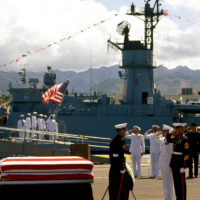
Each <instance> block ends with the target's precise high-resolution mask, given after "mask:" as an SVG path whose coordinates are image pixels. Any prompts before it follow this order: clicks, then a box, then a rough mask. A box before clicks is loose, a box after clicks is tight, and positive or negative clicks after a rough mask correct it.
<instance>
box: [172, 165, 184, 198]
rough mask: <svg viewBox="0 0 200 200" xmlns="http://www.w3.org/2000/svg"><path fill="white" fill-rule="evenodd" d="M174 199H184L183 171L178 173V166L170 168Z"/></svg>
mask: <svg viewBox="0 0 200 200" xmlns="http://www.w3.org/2000/svg"><path fill="white" fill-rule="evenodd" d="M172 174H173V179H174V189H175V193H176V200H186V181H185V173H180V168H173V169H172Z"/></svg>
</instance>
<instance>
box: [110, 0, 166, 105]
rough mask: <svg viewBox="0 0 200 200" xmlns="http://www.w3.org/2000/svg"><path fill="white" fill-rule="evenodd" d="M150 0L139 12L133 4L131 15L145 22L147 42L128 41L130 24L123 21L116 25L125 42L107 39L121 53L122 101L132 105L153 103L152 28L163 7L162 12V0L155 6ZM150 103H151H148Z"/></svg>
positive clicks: (145, 40)
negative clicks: (123, 80) (123, 71)
mask: <svg viewBox="0 0 200 200" xmlns="http://www.w3.org/2000/svg"><path fill="white" fill-rule="evenodd" d="M149 2H150V0H146V1H145V6H144V10H142V11H136V9H135V5H134V4H133V3H132V5H131V9H130V12H129V13H127V14H128V15H132V16H135V17H138V18H140V19H141V20H143V21H144V42H142V41H138V40H133V41H130V40H129V32H130V28H131V24H130V23H129V22H127V21H122V22H121V23H119V24H118V26H117V30H116V31H117V32H118V33H119V34H120V35H122V36H124V42H123V43H115V42H112V41H111V40H108V45H110V46H111V47H113V48H115V49H118V50H120V51H121V52H122V66H121V68H122V69H124V70H125V73H123V74H124V76H123V77H125V78H126V80H125V95H124V99H123V102H124V103H126V104H131V105H134V106H135V105H137V106H140V105H143V104H151V105H152V104H153V98H154V80H153V68H154V67H153V41H154V40H153V39H154V38H153V31H154V29H155V28H156V25H157V24H158V22H159V19H160V16H162V15H163V10H161V11H160V9H159V7H160V5H161V4H160V3H159V0H156V1H155V3H154V5H153V7H151V5H150V3H149ZM148 102H150V103H148Z"/></svg>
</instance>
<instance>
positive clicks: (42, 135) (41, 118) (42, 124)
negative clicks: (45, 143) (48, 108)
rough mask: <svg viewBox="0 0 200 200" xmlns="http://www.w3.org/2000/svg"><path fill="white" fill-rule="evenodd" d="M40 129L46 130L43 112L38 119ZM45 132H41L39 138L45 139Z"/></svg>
mask: <svg viewBox="0 0 200 200" xmlns="http://www.w3.org/2000/svg"><path fill="white" fill-rule="evenodd" d="M37 125H38V131H43V130H44V122H43V114H39V118H38V119H37ZM43 137H44V134H42V133H39V134H38V138H39V139H40V140H43Z"/></svg>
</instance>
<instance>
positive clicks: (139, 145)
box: [125, 126, 145, 178]
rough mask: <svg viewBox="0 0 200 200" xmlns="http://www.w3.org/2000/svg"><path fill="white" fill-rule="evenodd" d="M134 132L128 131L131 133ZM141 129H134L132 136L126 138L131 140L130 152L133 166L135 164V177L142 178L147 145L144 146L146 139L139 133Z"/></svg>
mask: <svg viewBox="0 0 200 200" xmlns="http://www.w3.org/2000/svg"><path fill="white" fill-rule="evenodd" d="M131 131H132V130H130V131H128V132H131ZM140 131H141V128H140V127H139V126H134V127H133V133H134V134H132V135H128V134H127V135H126V136H125V138H128V139H130V140H131V145H130V149H129V152H131V158H132V164H133V171H134V176H135V178H136V177H140V176H141V157H142V156H143V155H144V153H145V144H144V137H143V135H142V134H140V133H139V132H140Z"/></svg>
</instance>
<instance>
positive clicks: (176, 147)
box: [167, 123, 190, 200]
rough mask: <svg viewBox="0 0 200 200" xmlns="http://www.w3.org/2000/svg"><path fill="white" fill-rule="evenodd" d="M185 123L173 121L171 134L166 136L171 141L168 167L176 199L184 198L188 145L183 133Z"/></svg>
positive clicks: (183, 199)
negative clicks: (170, 155)
mask: <svg viewBox="0 0 200 200" xmlns="http://www.w3.org/2000/svg"><path fill="white" fill-rule="evenodd" d="M185 125H186V124H184V123H174V124H173V126H174V127H175V131H174V133H173V135H168V136H167V141H168V142H172V143H173V151H172V157H171V161H170V167H171V169H172V174H173V179H174V188H175V193H176V199H177V200H186V181H185V169H186V167H187V166H188V160H189V151H190V149H189V148H190V146H189V141H188V138H187V137H186V136H185V135H184V132H185Z"/></svg>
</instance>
